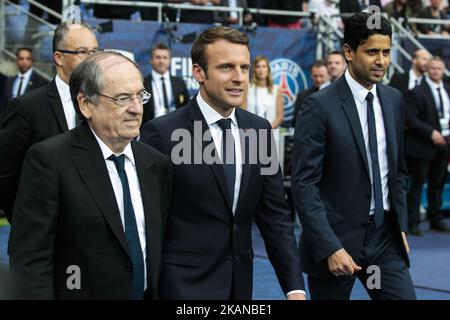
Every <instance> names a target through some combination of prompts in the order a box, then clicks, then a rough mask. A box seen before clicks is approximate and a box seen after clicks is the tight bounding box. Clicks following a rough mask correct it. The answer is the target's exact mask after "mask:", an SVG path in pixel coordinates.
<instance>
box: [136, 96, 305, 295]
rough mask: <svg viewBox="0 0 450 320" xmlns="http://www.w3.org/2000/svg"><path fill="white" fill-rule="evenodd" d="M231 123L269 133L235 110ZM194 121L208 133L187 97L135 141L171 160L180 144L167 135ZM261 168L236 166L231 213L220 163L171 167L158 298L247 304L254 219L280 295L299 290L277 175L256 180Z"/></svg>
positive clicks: (197, 144)
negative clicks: (236, 187)
mask: <svg viewBox="0 0 450 320" xmlns="http://www.w3.org/2000/svg"><path fill="white" fill-rule="evenodd" d="M236 119H237V122H238V126H239V128H241V129H249V128H254V129H266V130H267V131H266V132H267V133H268V134H266V136H268V135H270V134H271V130H270V124H269V122H268V121H267V120H265V119H262V118H260V117H258V116H256V115H253V114H251V113H249V112H247V111H245V110H242V109H240V108H236ZM195 121H199V122H197V124H199V123H201V124H202V130H203V132H204V131H205V130H206V129H208V125H207V123H206V121H205V119H204V117H203V115H202V113H201V111H200V109H199V107H198V105H197V102H196V99H195V97H194V98H193V99H192V100H191V101H189V103H188V104H187V106H186V107H183V108H180V109H177V110H176V111H174V112H171V113H169V114H167V115H165V116H162V117H158V118H156V119H154V120H152V121H149V122H148V123H147V124H146V125H145V126H144V128H143V131H142V134H141V141H142V142H144V143H148V144H149V145H151V146H153V147H155V148H156V149H158V150H159V151H161V152H162V153H164V154H166V155H169V156H170V155H171V152H172V150H173V149H174V147H175V146H176V145H177V144H178V143H179V142H178V141H171V135H172V133H173V132H174V131H175V130H176V129H185V132H187V133H190V135H192V133H193V132H194V122H195ZM197 138H198V137H197ZM241 141H242V140H241ZM210 143H211V142H203V141H201V138H200V139H192V141H191V142H190V145H191V146H192V148H196V149H197V150H199V148H202V149H201V150H205V147H206V146H207V145H209V144H210ZM241 145H242V143H241ZM246 148H248V146H246ZM247 150H248V149H247ZM172 161H173V160H172ZM278 167H279V166H278ZM261 168H262V164H261V163H260V162H259V161H258V163H256V164H244V165H243V168H242V178H241V186H240V193H239V198H238V203H237V208H236V211H235V215H234V216H233V212H232V203H231V201H230V199H229V196H228V192H227V188H226V181H225V174H224V171H223V167H222V165H221V164H213V165H207V164H204V163H203V164H180V165H175V166H174V184H173V193H172V200H171V207H170V209H169V214H168V220H167V229H166V233H165V238H164V242H163V243H164V246H163V265H162V270H161V282H160V284H161V286H160V297H161V298H162V299H229V298H230V297H233V298H235V299H251V298H252V283H253V257H254V253H253V248H252V224H253V221H255V222H256V223H257V225H258V227H259V230H260V231H261V234H262V236H263V238H264V241H265V245H266V249H267V252H268V255H269V258H270V260H271V262H272V264H273V266H274V268H275V272H276V274H277V276H278V280H279V282H280V284H281V287H282V289H283V291H284V292H285V293H287V292H289V291H291V290H295V289H302V290H303V289H304V284H303V279H302V276H301V269H300V263H299V258H298V252H297V248H296V243H295V236H294V233H293V222H292V220H291V219H290V213H289V209H288V207H287V204H286V202H285V193H284V189H283V182H282V178H281V170H278V171H277V173H276V174H273V175H261V171H260V169H261Z"/></svg>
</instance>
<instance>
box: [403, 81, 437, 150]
mask: <svg viewBox="0 0 450 320" xmlns="http://www.w3.org/2000/svg"><path fill="white" fill-rule="evenodd" d="M421 100H422V99H421V97H420V94H419V91H418V89H415V90H413V91H411V94H410V95H409V97H408V99H407V108H408V109H407V110H406V112H407V118H406V119H407V123H406V126H407V127H408V132H409V133H410V134H413V135H415V136H416V137H419V138H421V139H424V140H426V141H430V143H431V140H430V139H431V133H432V132H433V130H434V128H433V127H432V126H430V125H429V124H427V123H426V122H424V121H422V120H421V113H422V112H421V109H422V108H421Z"/></svg>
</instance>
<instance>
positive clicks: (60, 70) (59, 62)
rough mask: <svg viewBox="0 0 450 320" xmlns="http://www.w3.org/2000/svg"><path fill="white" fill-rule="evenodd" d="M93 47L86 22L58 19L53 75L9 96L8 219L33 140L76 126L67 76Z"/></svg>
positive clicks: (1, 169) (3, 178)
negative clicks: (72, 22)
mask: <svg viewBox="0 0 450 320" xmlns="http://www.w3.org/2000/svg"><path fill="white" fill-rule="evenodd" d="M96 51H98V44H97V39H96V38H95V35H94V33H93V31H92V29H91V27H90V26H89V25H87V24H86V23H84V22H82V23H80V24H70V23H67V22H63V23H61V24H60V25H59V26H58V27H57V28H56V30H55V33H54V36H53V59H54V62H55V64H56V77H55V79H54V80H53V81H52V82H50V83H48V84H47V85H44V86H42V87H40V88H38V89H35V90H33V91H31V92H29V93H27V94H25V95H23V96H20V97H18V98H15V99H13V100H11V102H10V104H9V106H8V109H9V110H11V111H10V112H9V113H8V115H7V116H6V117H5V119H4V121H3V122H2V123H1V124H0V150H2V156H1V157H0V208H1V209H3V210H4V211H5V213H6V217H7V218H8V220H9V221H10V222H11V214H12V208H13V206H14V199H15V197H16V191H17V185H18V183H19V178H20V169H21V167H22V163H23V159H24V157H25V153H26V151H27V150H28V148H29V147H30V146H31V145H33V144H34V143H37V142H39V141H42V140H44V139H47V138H49V137H53V136H55V135H57V134H59V133H62V132H64V131H67V130H70V129H73V128H74V127H75V125H76V113H75V108H74V106H73V104H72V100H71V97H70V90H69V85H68V83H69V78H70V75H71V73H72V71H73V69H74V68H75V67H76V66H77V65H78V64H79V63H81V62H82V61H83V60H84V59H86V58H87V57H88V56H89V55H90V54H92V53H93V52H96Z"/></svg>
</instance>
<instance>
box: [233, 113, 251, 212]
mask: <svg viewBox="0 0 450 320" xmlns="http://www.w3.org/2000/svg"><path fill="white" fill-rule="evenodd" d="M236 119H237V122H238V127H239V129H242V131H241V130H240V131H239V132H240V133H241V132H242V133H243V131H244V130H246V129H249V128H250V124H249V123H248V119H247V118H246V117H245V114H244V112H242V110H241V109H239V108H236ZM239 143H240V144H241V152H242V177H241V186H240V189H239V197H238V203H237V206H236V212H235V214H236V215H237V214H238V212H240V210H241V209H242V206H243V205H244V202H243V201H244V196H245V192H246V191H247V187H248V182H249V179H250V173H251V169H252V167H251V165H250V161H249V159H250V157H249V154H248V153H249V151H250V150H251V149H250V146H249V145H248V140H247V141H244V137H243V136H242V135H240V141H239Z"/></svg>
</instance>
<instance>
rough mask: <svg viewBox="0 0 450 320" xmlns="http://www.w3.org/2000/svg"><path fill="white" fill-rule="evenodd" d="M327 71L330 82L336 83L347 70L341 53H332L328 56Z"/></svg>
mask: <svg viewBox="0 0 450 320" xmlns="http://www.w3.org/2000/svg"><path fill="white" fill-rule="evenodd" d="M327 69H328V73H329V74H330V77H331V82H334V81H336V80H337V79H339V78H340V77H341V76H342V75H343V74H344V71H345V69H347V63H346V62H345V57H344V55H343V54H342V52H339V51H332V52H330V53H329V54H328V56H327Z"/></svg>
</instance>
